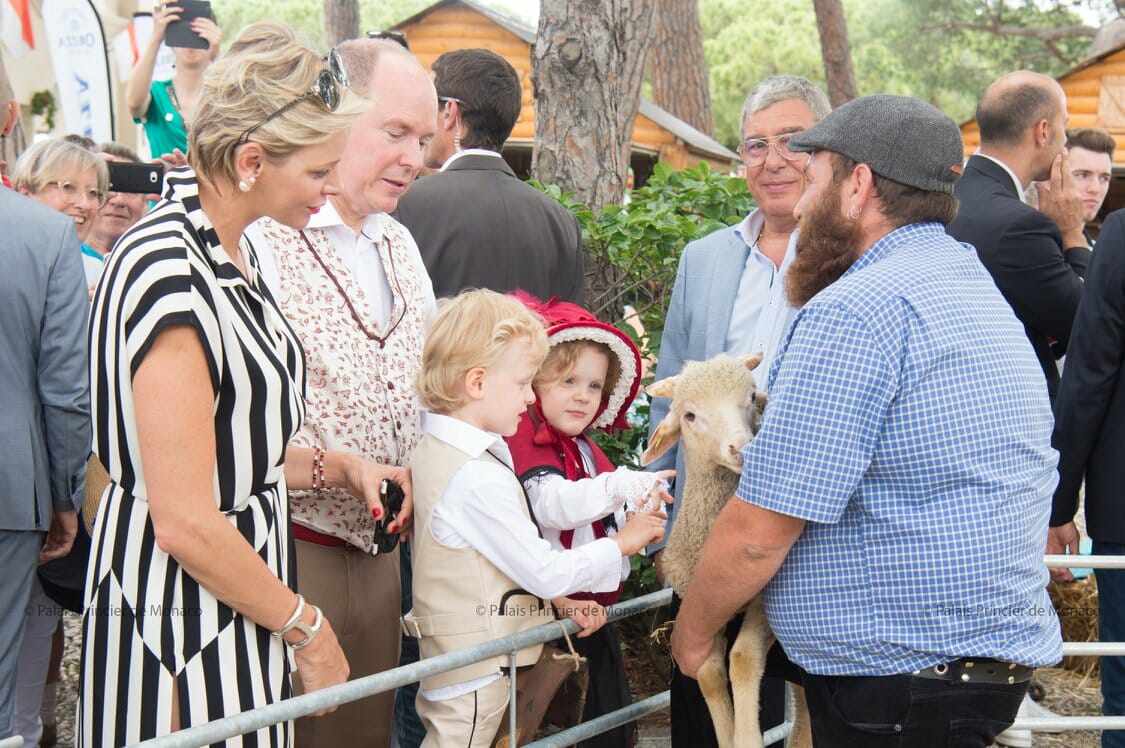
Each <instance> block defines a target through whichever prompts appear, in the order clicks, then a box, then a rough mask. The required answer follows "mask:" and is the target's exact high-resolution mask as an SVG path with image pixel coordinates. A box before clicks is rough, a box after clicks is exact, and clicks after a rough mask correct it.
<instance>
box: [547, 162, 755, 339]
mask: <svg viewBox="0 0 1125 748" xmlns="http://www.w3.org/2000/svg"><path fill="white" fill-rule="evenodd" d="M533 184H534V183H533ZM536 186H538V187H539V188H540V189H543V190H544V191H545V192H546V193H547V194H548V195H551V196H552V197H554V198H555V199H557V200H559V202H561V203H562V204H563V205H564V206H565V207H567V208H569V209H570V210H571V211H572V212H573V213H574V214H575V215H576V216H577V217H578V223H579V224H580V225H581V227H582V242H583V246H584V247H585V250H586V288H587V306H588V307H589V308H590V310H591V311H592V312H594V314H596V315H597V316H598V317H599V318H600V319H604V320H609V321H612V322H614V323H617V324H619V326H620V324H621V323H622V322H623V321H624V317H625V316H626V306H628V307H630V308H631V309H632V310H634V311H635V313H636V316H637V319H638V320H639V321H640V323H641V326H642V327H643V330H644V331H645V332H644V334H642V335H641V349H642V351H644V352H646V353H647V354H649V355H651V356H653V357H655V355H656V353H657V348H658V346H659V341H660V332H661V330H662V329H663V327H664V314H665V311H666V309H667V306H668V299H669V297H670V295H671V293H672V283H673V281H674V280H675V277H676V267H677V265H678V263H679V259H680V252H681V251H682V250H683V248H684V246H685V245H686V244H687V243H688V242H691V241H693V240H695V239H698V238H700V237H702V236H705V235H707V234H710V233H712V232H713V231H717V230H718V229H720V228H723V227H726V226H730V225H733V224H735V223H737V222H738V221H740V220H741V219H742V218H744V217H745V216H746V214H747V213H749V212H750V210H751V209H752V207H753V201H752V200H751V198H750V192H749V191H748V190H747V189H746V182H745V181H744V180H742V179H738V178H736V177H729V176H727V175H726V174H724V173H722V172H719V171H714V170H711V169H710V168H709V167H708V166H707V165H706V164H704V163H700V164H699V166H697V167H694V168H687V169H684V170H682V171H675V170H673V169H672V168H671V167H669V166H668V165H667V164H663V163H659V164H657V165H656V168H655V170H654V172H653V175H652V177H651V178H650V179H649V181H648V184H646V185H645V186H644V187H642V188H640V189H638V190H633V191H632V192H631V193H630V196H629V203H628V204H627V205H624V206H620V205H611V206H609V207H607V208H606V209H605V210H604V211H602V213H601V214H600V215H595V214H594V213H593V212H592V211H591V210H589V209H588V208H587V207H586V206H584V205H579V204H577V203H575V202H574V201H573V200H572V199H571V197H570V195H569V194H568V195H563V194H561V191H560V190H559V188H558V187H555V186H548V187H543V186H542V185H536Z"/></svg>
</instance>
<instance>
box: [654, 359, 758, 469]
mask: <svg viewBox="0 0 1125 748" xmlns="http://www.w3.org/2000/svg"><path fill="white" fill-rule="evenodd" d="M744 373H745V377H744V378H743V381H741V382H740V384H741V385H742V386H735V387H734V388H733V389H726V390H724V391H721V392H712V393H710V394H707V395H702V394H701V395H699V396H696V397H684V398H683V399H680V398H676V400H675V402H674V403H673V406H672V407H673V411H674V412H675V413H676V416H677V418H678V419H679V425H680V441H681V444H682V446H683V448H684V449H685V450H687V452H688V454H694V455H702V456H704V457H706V458H707V459H708V460H709V461H710V462H712V463H714V464H715V465H719V466H721V467H725V468H727V469H728V470H732V471H734V472H736V473H737V472H741V471H742V455H741V454H740V452H741V450H742V448H743V447H744V446H746V444H747V443H748V442H749V441H750V439H751V438H753V436H754V432H755V431H756V429H757V420H758V408H757V402H756V399H755V394H756V388H755V387H754V379H753V377H752V376H750V373H749V372H748V371H745V370H744Z"/></svg>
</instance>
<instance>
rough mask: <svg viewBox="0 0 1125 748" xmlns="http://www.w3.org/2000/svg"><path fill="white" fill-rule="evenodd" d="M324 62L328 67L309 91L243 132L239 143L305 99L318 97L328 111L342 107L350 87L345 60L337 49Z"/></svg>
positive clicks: (321, 72) (318, 76)
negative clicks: (341, 103)
mask: <svg viewBox="0 0 1125 748" xmlns="http://www.w3.org/2000/svg"><path fill="white" fill-rule="evenodd" d="M324 63H325V65H326V66H327V67H325V68H324V70H321V71H320V73H318V74H317V76H316V80H315V81H313V84H312V87H311V88H309V90H308V91H306V92H305V93H303V94H301V95H300V96H298V97H297V98H295V99H293V100H292V101H290V102H289V103H288V104H286V105H285V106H283V107H281V108H280V109H278V110H276V111H274V113H273V114H271V115H270V116H268V117H266V118H265V119H264V120H262V121H261V122H259V123H258V124H256V125H254V126H253V127H251V128H250V129H249V130H247V131H245V132H244V133H242V137H240V138H239V139H238V144H239V145H241V144H243V143H245V142H246V141H247V140H249V139H250V133H252V132H254V131H255V130H257V129H258V128H259V127H261V126H262V125H264V124H266V123H267V122H270V121H272V120H275V119H277V118H278V117H280V116H281V115H283V114H285V113H286V112H288V111H289V110H290V109H292V108H293V107H295V106H297V105H298V104H300V103H301V102H302V101H304V100H305V99H317V100H318V101H320V103H321V104H323V105H324V108H325V109H327V110H328V111H330V112H334V111H336V110H337V109H338V108H339V107H340V99H341V98H342V96H343V89H345V88H347V87H348V74H347V72H346V71H345V70H344V61H343V60H342V59H341V58H340V53H339V52H337V51H336V50H335V49H333V50H332V51H331V52H329V53H328V57H326V58H325V60H324Z"/></svg>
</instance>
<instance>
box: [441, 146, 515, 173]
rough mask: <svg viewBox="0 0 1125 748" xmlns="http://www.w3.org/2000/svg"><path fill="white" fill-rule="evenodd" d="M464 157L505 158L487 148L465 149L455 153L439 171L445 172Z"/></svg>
mask: <svg viewBox="0 0 1125 748" xmlns="http://www.w3.org/2000/svg"><path fill="white" fill-rule="evenodd" d="M462 156H495V157H496V158H499V159H503V158H504V157H503V156H501V155H500V154H499V153H497V152H496V151H490V150H488V149H486V148H465V149H463V150H460V151H454V152H453V155H452V156H450V157H449V158H447V159H446V160H445V163H444V164H442V165H441V168H440V169H438V171H445V170H446V169H448V168H449V165H450V164H452V163H453V162H454V161H456V160H457V159H459V158H461V157H462Z"/></svg>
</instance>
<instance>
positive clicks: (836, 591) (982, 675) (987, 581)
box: [672, 95, 1062, 747]
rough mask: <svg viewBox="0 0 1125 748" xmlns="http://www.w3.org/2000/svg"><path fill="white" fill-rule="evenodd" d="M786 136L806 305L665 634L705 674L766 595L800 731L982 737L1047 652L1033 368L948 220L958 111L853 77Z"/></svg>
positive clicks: (1051, 630) (1050, 629)
mask: <svg viewBox="0 0 1125 748" xmlns="http://www.w3.org/2000/svg"><path fill="white" fill-rule="evenodd" d="M789 148H790V149H791V150H794V151H799V152H809V153H811V154H812V155H811V156H810V157H809V160H808V162H807V164H806V166H805V175H806V178H807V180H808V188H807V190H806V192H805V194H804V196H803V197H802V198H801V201H800V202H799V203H798V204H797V208H796V209H795V211H794V214H795V215H796V216H797V217H798V219H799V226H798V231H799V238H798V242H797V256H796V258H795V259H794V261H793V263H792V264H791V265H790V268H789V274H788V277H787V280H786V290H787V293H788V295H789V299H790V301H791V302H792V303H793V304H794V305H795V306H798V307H801V308H800V311H799V312H798V313H797V317H796V319H795V320H794V322H793V326H792V328H791V330H790V332H789V335H788V337H787V339H786V340H785V342H783V344H782V346H781V349H780V351H779V353H778V356H777V361H776V362H775V364H774V367H773V371H772V376H771V377H770V380H769V383H768V387H767V389H768V391H769V393H770V400H769V404H768V405H767V407H766V412H765V415H764V418H763V421H762V426H761V430H760V431H759V432H758V435H757V436H756V437H755V438H754V439H753V441H751V442H750V444H748V445H747V446H746V447H745V448H744V449H743V451H742V457H743V460H744V468H743V472H742V479H741V481H740V483H739V486H738V490H737V493H736V496H737V499H738V500H734V501H730V502H728V503H727V505H726V506H725V508H724V509H723V511H722V513H721V514H720V516H719V518H718V519H717V520H716V522H715V525H714V528H713V529H712V531H711V534H710V536H709V537H708V539H707V542H706V544H705V545H704V547H703V552H702V557H701V559H700V562H699V566H698V567H697V569H696V573H695V576H694V579H693V581H692V584H691V586H690V587H689V588H688V591H687V594H686V595H685V597H684V600H683V605H682V606H681V608H680V612H679V615H678V617H677V619H676V624H675V627H674V629H673V636H672V654H673V656H674V657H675V658H676V661H677V663H678V664H679V667H680V670H681V671H682V672H684V673H685V674H687V675H689V676H693V675H695V674H696V673H698V670H699V666H700V665H701V664H702V662H703V660H704V659H705V658H706V656H707V654H708V652H709V651H710V649H711V646H712V642H713V640H714V637H715V636H716V634H717V633H718V632H720V631H721V629H722V627H723V625H724V624H725V622H726V621H727V620H728V619H729V618H730V617H731V616H732V615H733V614H734V612H735V611H737V610H739V609H741V608H742V607H743V606H745V605H746V603H747V602H748V601H749V600H750V599H751V598H752V597H753V596H755V595H757V594H758V593H760V592H762V593H763V594H764V595H765V598H764V599H765V607H766V614H767V616H768V618H769V622H770V625H771V627H772V628H773V631H774V633H775V634H776V635H777V638H778V642H779V643H780V645H781V647H782V648H783V649H784V652H785V654H786V655H787V656H788V658H789V659H790V660H791V661H792V662H793V663H795V664H796V665H797V666H799V668H800V669H801V672H800V673H799V680H800V682H801V684H802V685H803V686H804V687H805V691H806V695H807V697H808V704H809V712H810V716H811V717H812V728H813V739H814V742H815V744H816V745H817V746H855V745H863V746H884V745H885V746H890V745H894V746H928V745H953V744H956V745H959V746H982V747H983V746H986V745H988V744H989V743H990V742H991V741H992V739H993V738H994V737H995V736H996V734H997V733H998V732H1000V731H1001V730H1002V729H1003V728H1004V727H1005V726H1007V725H1009V724H1011V723H1012V721H1013V720H1014V719H1015V716H1016V712H1017V709H1018V708H1019V705H1020V701H1021V699H1022V698H1023V695H1024V692H1025V691H1026V689H1027V682H1028V680H1029V679H1030V678H1031V674H1032V672H1033V669H1034V668H1035V667H1039V666H1043V665H1049V664H1053V663H1055V662H1057V661H1058V660H1059V659H1060V657H1061V654H1062V641H1061V639H1060V636H1059V630H1058V625H1057V623H1056V622H1055V621H1054V620H1053V618H1052V617H1050V616H1049V615H1046V614H1047V613H1048V612H1049V611H1050V609H1051V608H1050V606H1051V603H1050V600H1049V599H1048V597H1047V593H1046V590H1045V587H1046V583H1047V570H1046V567H1044V565H1043V560H1042V553H1043V547H1044V542H1045V540H1046V533H1047V518H1048V514H1049V512H1050V503H1051V494H1052V490H1053V488H1054V485H1055V483H1056V481H1057V477H1056V474H1055V466H1056V462H1057V454H1056V453H1055V452H1054V450H1052V449H1051V445H1050V436H1051V434H1050V430H1051V429H1050V424H1051V417H1050V410H1049V405H1048V401H1047V398H1046V397H1045V395H1046V382H1045V380H1044V377H1043V375H1042V373H1041V370H1040V368H1039V365H1038V362H1037V359H1036V357H1035V354H1034V352H1033V351H1032V349H1031V345H1030V344H1029V342H1028V340H1027V337H1026V336H1025V335H1024V332H1023V328H1022V326H1021V325H1020V323H1019V322H1018V320H1017V319H1016V317H1015V315H1014V314H1013V313H1012V310H1011V307H1010V306H1009V305H1008V304H1007V303H1006V302H1005V301H1004V298H1003V297H1002V296H1001V295H1000V292H999V291H998V290H997V289H996V285H995V284H994V283H993V282H992V279H991V277H990V276H989V274H988V272H987V271H986V270H985V269H984V268H983V267H982V266H981V264H980V262H979V261H978V260H977V258H976V254H975V252H974V250H973V248H972V247H971V246H968V245H965V244H961V243H958V242H957V241H955V240H954V239H952V238H951V237H949V236H948V235H947V234H946V233H945V231H944V225H945V224H947V223H948V222H949V221H951V220H952V219H953V217H954V215H955V214H956V211H957V201H956V198H954V196H953V184H954V182H955V181H956V179H957V176H958V174H959V173H960V171H961V166H960V164H961V138H960V133H959V131H958V129H957V126H956V124H954V122H953V121H952V120H951V119H949V118H948V117H946V116H945V115H944V114H942V113H941V112H940V111H938V110H937V109H935V108H934V107H933V106H931V105H929V104H925V103H923V102H920V101H917V100H915V99H911V98H908V97H903V96H890V95H878V96H867V97H864V98H861V99H856V100H854V101H852V102H850V103H848V104H845V105H844V106H842V107H840V108H839V109H837V110H836V111H834V112H832V113H831V114H829V115H828V116H827V117H826V118H825V119H823V120H821V121H820V122H819V123H818V124H816V125H813V126H812V127H811V128H809V129H808V130H805V131H804V132H803V133H799V134H795V135H793V136H792V137H791V138H790V140H789ZM980 538H988V539H989V541H990V542H988V543H981V542H978V541H979V539H980Z"/></svg>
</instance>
